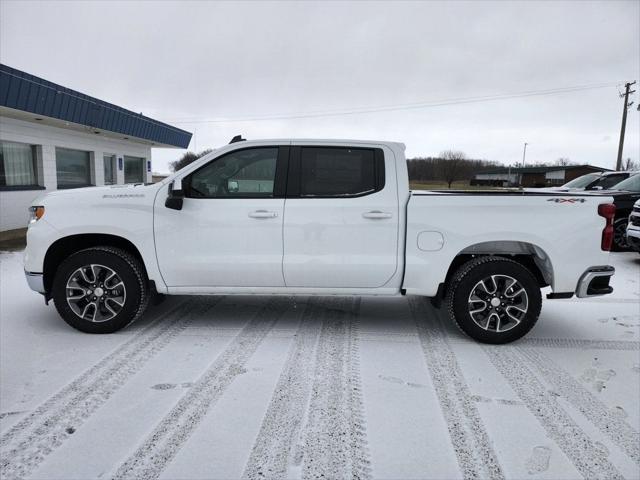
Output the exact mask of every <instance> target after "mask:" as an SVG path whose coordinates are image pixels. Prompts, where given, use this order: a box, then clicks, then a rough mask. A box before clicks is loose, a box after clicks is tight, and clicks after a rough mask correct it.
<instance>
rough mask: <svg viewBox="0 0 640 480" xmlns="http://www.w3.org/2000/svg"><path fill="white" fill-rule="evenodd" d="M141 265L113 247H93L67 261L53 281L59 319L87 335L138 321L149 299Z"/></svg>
mask: <svg viewBox="0 0 640 480" xmlns="http://www.w3.org/2000/svg"><path fill="white" fill-rule="evenodd" d="M147 284H148V281H147V277H146V274H145V273H144V270H143V268H142V265H141V264H140V262H139V261H138V260H137V259H136V258H135V257H134V256H133V255H131V254H129V253H128V252H126V251H124V250H121V249H119V248H114V247H94V248H88V249H86V250H81V251H79V252H77V253H74V254H73V255H71V256H69V257H68V258H66V259H65V260H64V261H63V262H62V263H61V264H60V265H59V266H58V269H57V271H56V275H55V277H54V279H53V288H52V298H53V301H54V303H55V305H56V309H57V310H58V313H59V314H60V316H61V317H62V318H63V319H64V321H65V322H67V323H68V324H69V325H71V326H72V327H74V328H76V329H78V330H81V331H83V332H87V333H112V332H115V331H117V330H120V329H121V328H124V327H125V326H127V325H128V324H129V323H131V322H132V321H134V320H135V319H136V318H138V317H139V316H140V315H142V313H143V312H144V310H145V309H146V307H147V303H148V300H149V295H148V286H147Z"/></svg>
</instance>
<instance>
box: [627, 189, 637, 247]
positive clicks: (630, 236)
mask: <svg viewBox="0 0 640 480" xmlns="http://www.w3.org/2000/svg"><path fill="white" fill-rule="evenodd" d="M627 245H629V248H630V249H631V250H633V251H634V252H638V253H640V200H637V201H636V203H634V204H633V210H632V211H631V215H629V223H628V224H627Z"/></svg>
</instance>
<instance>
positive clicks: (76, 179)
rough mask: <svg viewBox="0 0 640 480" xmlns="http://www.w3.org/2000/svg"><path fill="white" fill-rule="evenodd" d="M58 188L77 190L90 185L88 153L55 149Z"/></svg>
mask: <svg viewBox="0 0 640 480" xmlns="http://www.w3.org/2000/svg"><path fill="white" fill-rule="evenodd" d="M56 176H57V178H58V188H78V187H88V186H90V185H91V159H90V156H89V152H84V151H82V150H70V149H68V148H56Z"/></svg>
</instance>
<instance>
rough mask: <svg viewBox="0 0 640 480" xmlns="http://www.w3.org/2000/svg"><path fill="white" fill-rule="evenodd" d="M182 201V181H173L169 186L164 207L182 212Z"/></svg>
mask: <svg viewBox="0 0 640 480" xmlns="http://www.w3.org/2000/svg"><path fill="white" fill-rule="evenodd" d="M183 201H184V190H182V181H181V180H180V179H177V180H174V181H173V182H171V183H170V184H169V191H168V194H167V199H166V200H165V202H164V206H165V207H167V208H171V209H172V210H182V204H183Z"/></svg>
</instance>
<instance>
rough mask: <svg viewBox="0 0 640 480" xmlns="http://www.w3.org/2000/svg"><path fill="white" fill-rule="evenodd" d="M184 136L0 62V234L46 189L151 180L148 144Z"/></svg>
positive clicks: (167, 143) (22, 221) (20, 223)
mask: <svg viewBox="0 0 640 480" xmlns="http://www.w3.org/2000/svg"><path fill="white" fill-rule="evenodd" d="M190 140H191V133H189V132H186V131H184V130H180V129H178V128H176V127H173V126H171V125H167V124H165V123H161V122H158V121H156V120H153V119H151V118H148V117H145V116H143V115H141V114H137V113H134V112H132V111H129V110H125V109H123V108H121V107H118V106H116V105H113V104H110V103H107V102H104V101H102V100H98V99H96V98H92V97H89V96H87V95H84V94H82V93H80V92H77V91H74V90H70V89H68V88H65V87H62V86H60V85H56V84H53V83H51V82H48V81H46V80H44V79H41V78H38V77H34V76H32V75H29V74H27V73H25V72H21V71H19V70H16V69H13V68H11V67H8V66H6V65H1V64H0V232H5V231H8V230H14V229H21V228H24V227H25V226H26V223H27V217H28V207H29V204H30V203H31V201H32V200H33V199H34V198H36V197H37V196H38V195H40V194H41V193H43V192H45V191H51V190H56V189H63V188H77V187H85V186H91V185H109V184H123V183H137V182H144V183H147V182H151V181H152V174H151V171H152V165H151V147H168V148H187V147H188V145H189V142H190Z"/></svg>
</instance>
